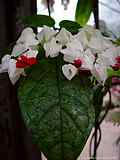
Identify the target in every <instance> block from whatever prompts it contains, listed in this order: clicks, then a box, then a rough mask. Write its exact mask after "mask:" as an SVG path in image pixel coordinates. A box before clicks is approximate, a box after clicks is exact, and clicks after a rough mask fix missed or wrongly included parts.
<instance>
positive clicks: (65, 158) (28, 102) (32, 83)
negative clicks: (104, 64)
mask: <svg viewBox="0 0 120 160" xmlns="http://www.w3.org/2000/svg"><path fill="white" fill-rule="evenodd" d="M62 63H63V62H62V59H61V57H57V58H54V59H52V60H51V59H42V60H41V61H40V62H39V64H37V65H34V66H33V67H32V68H31V69H29V70H28V73H29V74H28V77H27V78H26V79H24V80H23V81H22V82H21V85H20V88H19V100H20V105H21V110H22V113H23V116H24V118H25V121H26V124H27V126H28V128H29V129H30V131H31V133H32V137H33V141H34V143H36V144H38V146H39V147H40V149H41V151H42V152H43V153H44V154H45V155H46V157H47V158H48V160H76V158H77V157H78V155H79V154H80V153H81V151H82V149H83V147H84V145H85V143H86V141H87V138H88V136H89V134H90V131H91V128H92V126H93V123H94V110H93V106H92V88H91V87H90V85H89V83H88V82H89V81H88V79H83V78H82V77H76V78H74V79H73V80H71V81H68V80H67V79H66V78H65V77H64V76H63V74H62ZM84 80H85V81H84Z"/></svg>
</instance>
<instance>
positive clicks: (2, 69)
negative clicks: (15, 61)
mask: <svg viewBox="0 0 120 160" xmlns="http://www.w3.org/2000/svg"><path fill="white" fill-rule="evenodd" d="M10 59H11V56H10V55H5V56H4V57H3V58H2V61H1V66H0V73H2V72H6V71H8V66H9V64H8V62H9V61H10Z"/></svg>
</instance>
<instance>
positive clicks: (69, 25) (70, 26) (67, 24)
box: [59, 20, 81, 34]
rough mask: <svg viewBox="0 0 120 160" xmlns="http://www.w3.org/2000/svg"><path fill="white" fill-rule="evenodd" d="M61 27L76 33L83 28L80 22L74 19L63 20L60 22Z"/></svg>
mask: <svg viewBox="0 0 120 160" xmlns="http://www.w3.org/2000/svg"><path fill="white" fill-rule="evenodd" d="M59 25H60V27H61V28H63V27H64V28H65V29H67V30H68V31H69V32H71V33H73V34H75V33H77V32H78V31H79V29H80V28H81V26H80V24H78V23H77V22H74V21H68V20H63V21H61V22H60V23H59Z"/></svg>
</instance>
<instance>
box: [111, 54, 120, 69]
mask: <svg viewBox="0 0 120 160" xmlns="http://www.w3.org/2000/svg"><path fill="white" fill-rule="evenodd" d="M115 60H116V63H115V64H114V65H113V66H112V68H113V69H114V70H118V69H120V56H117V57H116V58H115Z"/></svg>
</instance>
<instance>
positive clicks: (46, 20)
mask: <svg viewBox="0 0 120 160" xmlns="http://www.w3.org/2000/svg"><path fill="white" fill-rule="evenodd" d="M23 22H24V23H25V24H27V25H29V26H31V27H43V26H44V25H46V26H49V27H53V26H54V24H55V21H54V19H53V18H51V17H50V16H47V15H34V16H27V17H24V18H23Z"/></svg>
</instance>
